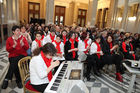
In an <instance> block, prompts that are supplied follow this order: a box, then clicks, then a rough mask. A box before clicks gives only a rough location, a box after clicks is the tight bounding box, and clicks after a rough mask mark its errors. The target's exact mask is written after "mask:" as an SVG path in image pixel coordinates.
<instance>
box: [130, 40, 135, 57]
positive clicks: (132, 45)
mask: <svg viewBox="0 0 140 93" xmlns="http://www.w3.org/2000/svg"><path fill="white" fill-rule="evenodd" d="M130 47H131V51H133V45H132V44H131V43H130ZM132 56H133V58H134V60H135V59H136V56H135V54H134V53H133V54H132Z"/></svg>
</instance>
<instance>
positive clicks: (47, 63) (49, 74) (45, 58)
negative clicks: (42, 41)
mask: <svg viewBox="0 0 140 93" xmlns="http://www.w3.org/2000/svg"><path fill="white" fill-rule="evenodd" d="M41 56H42V58H43V60H44V62H45V64H46V66H47V67H49V66H50V65H51V61H52V59H48V58H47V57H46V56H45V55H44V53H43V52H42V51H41ZM48 79H49V81H51V79H52V71H50V72H49V73H48Z"/></svg>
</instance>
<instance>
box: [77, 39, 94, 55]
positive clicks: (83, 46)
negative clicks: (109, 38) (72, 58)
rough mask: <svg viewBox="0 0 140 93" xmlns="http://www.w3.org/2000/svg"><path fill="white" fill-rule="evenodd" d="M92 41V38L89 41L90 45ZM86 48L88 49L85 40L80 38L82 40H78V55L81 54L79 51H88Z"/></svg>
mask: <svg viewBox="0 0 140 93" xmlns="http://www.w3.org/2000/svg"><path fill="white" fill-rule="evenodd" d="M91 42H92V40H91V39H89V40H88V42H87V43H88V45H90V44H91ZM86 50H87V49H86V48H85V43H84V41H82V40H80V41H79V42H78V55H79V52H84V51H86Z"/></svg>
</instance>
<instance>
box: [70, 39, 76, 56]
mask: <svg viewBox="0 0 140 93" xmlns="http://www.w3.org/2000/svg"><path fill="white" fill-rule="evenodd" d="M70 42H71V49H74V48H75V47H74V39H72V38H70ZM72 55H73V58H75V56H76V53H75V51H72Z"/></svg>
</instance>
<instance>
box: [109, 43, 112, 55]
mask: <svg viewBox="0 0 140 93" xmlns="http://www.w3.org/2000/svg"><path fill="white" fill-rule="evenodd" d="M108 44H109V47H110V49H112V47H113V45H112V42H110V43H109V42H108ZM110 53H111V54H113V50H112V51H110Z"/></svg>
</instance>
